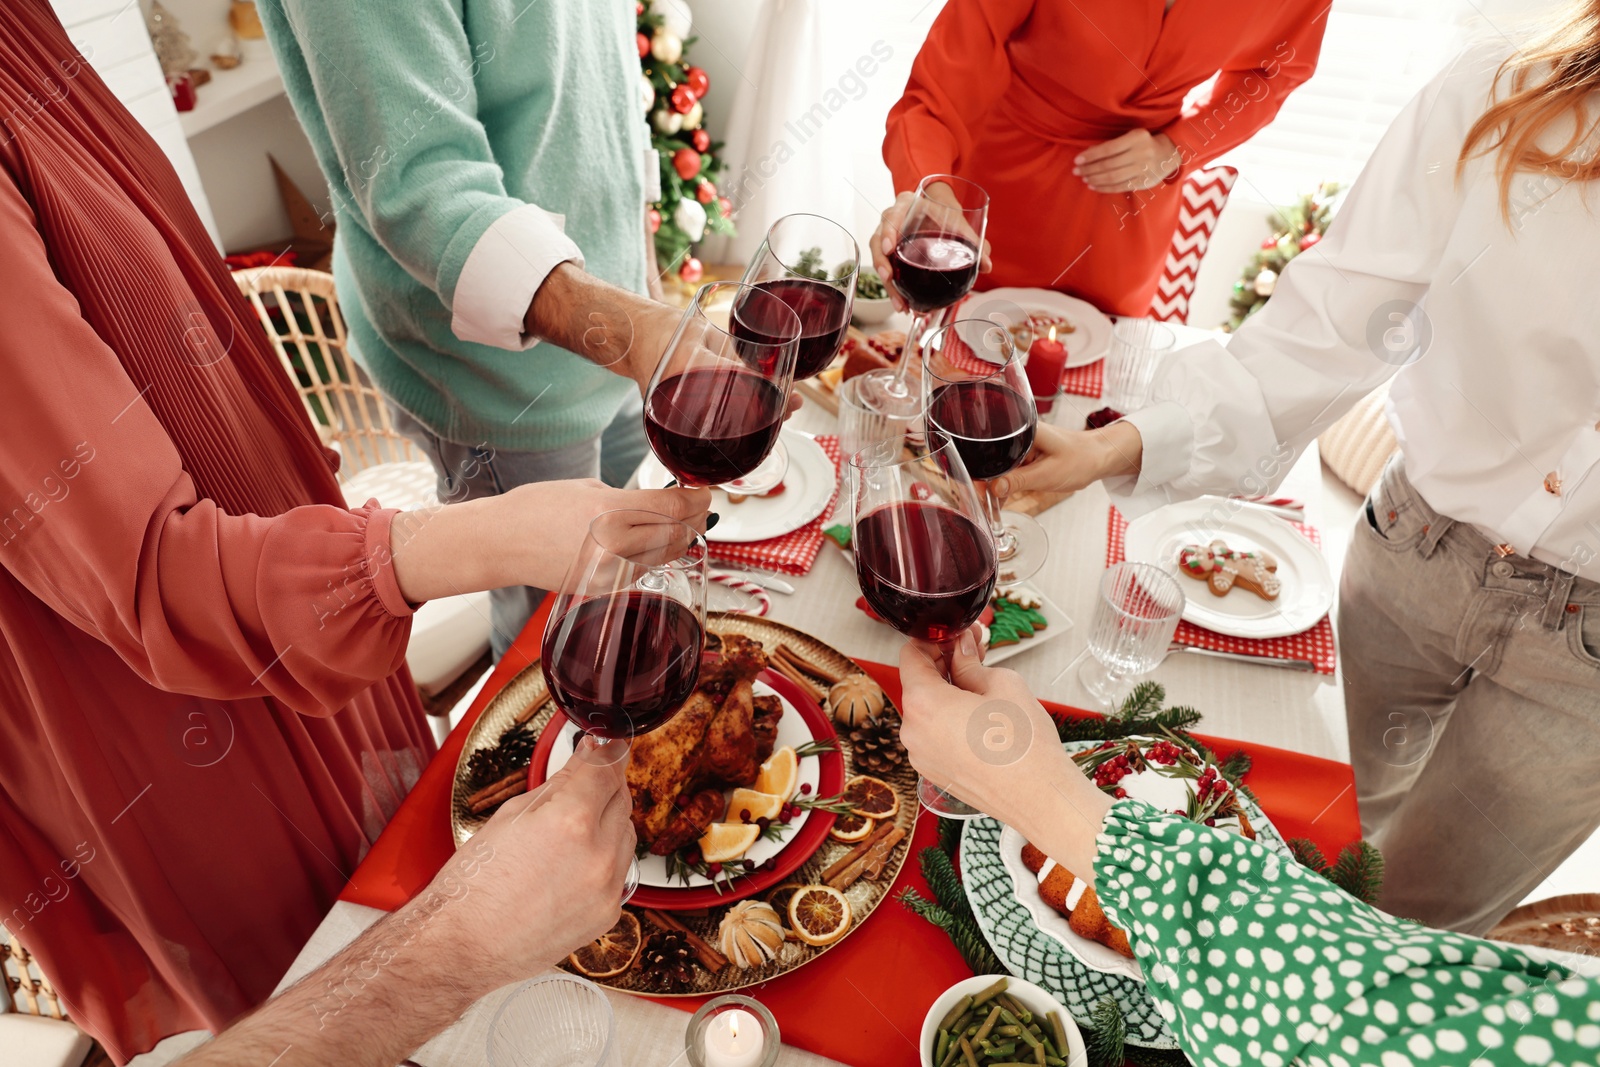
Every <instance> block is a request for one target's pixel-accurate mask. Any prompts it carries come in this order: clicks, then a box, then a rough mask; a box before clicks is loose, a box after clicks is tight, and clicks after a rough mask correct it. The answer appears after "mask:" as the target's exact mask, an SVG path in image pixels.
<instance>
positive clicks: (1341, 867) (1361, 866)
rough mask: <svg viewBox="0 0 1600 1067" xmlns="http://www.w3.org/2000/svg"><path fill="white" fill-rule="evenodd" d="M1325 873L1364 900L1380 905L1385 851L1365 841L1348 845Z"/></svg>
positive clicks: (1339, 885)
mask: <svg viewBox="0 0 1600 1067" xmlns="http://www.w3.org/2000/svg"><path fill="white" fill-rule="evenodd" d="M1323 873H1324V874H1326V875H1327V877H1328V881H1330V882H1332V883H1333V884H1334V885H1336V886H1338V887H1339V888H1340V889H1343V890H1344V891H1345V892H1346V893H1349V894H1350V895H1351V896H1353V897H1355V898H1356V899H1357V900H1359V901H1361V903H1363V904H1376V903H1377V901H1378V895H1379V893H1381V892H1382V891H1383V854H1382V853H1381V852H1379V851H1378V850H1377V849H1376V848H1374V847H1372V845H1370V844H1369V843H1367V842H1366V841H1365V840H1362V841H1356V842H1354V843H1352V844H1349V845H1346V846H1345V847H1344V851H1342V852H1340V853H1339V858H1338V859H1337V860H1335V861H1334V864H1333V866H1332V867H1330V868H1328V869H1327V870H1326V871H1324V872H1323Z"/></svg>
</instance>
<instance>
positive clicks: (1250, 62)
mask: <svg viewBox="0 0 1600 1067" xmlns="http://www.w3.org/2000/svg"><path fill="white" fill-rule="evenodd" d="M1319 10H1320V12H1321V13H1320V14H1319V13H1318V12H1319ZM1327 27H1328V9H1327V5H1326V4H1323V3H1319V4H1317V5H1308V4H1298V5H1285V6H1284V7H1283V14H1282V15H1280V16H1279V18H1278V20H1277V21H1276V22H1274V23H1271V24H1268V25H1267V26H1266V27H1265V32H1260V33H1255V34H1251V35H1249V36H1246V37H1243V38H1242V39H1241V47H1240V48H1239V49H1238V50H1237V51H1236V52H1235V53H1234V54H1233V57H1232V58H1231V59H1230V60H1229V61H1228V62H1227V63H1226V64H1224V65H1223V67H1222V69H1221V71H1219V72H1218V74H1217V80H1216V81H1215V82H1213V83H1212V85H1211V88H1210V90H1209V91H1207V92H1206V93H1204V94H1202V95H1201V96H1200V97H1197V98H1196V99H1195V100H1194V101H1193V102H1192V103H1191V104H1190V105H1189V106H1188V107H1186V108H1185V109H1184V111H1183V114H1182V115H1179V116H1178V117H1177V118H1176V119H1174V120H1173V121H1171V122H1169V123H1168V124H1167V125H1166V126H1164V127H1162V128H1161V129H1160V130H1157V131H1155V132H1157V133H1164V134H1166V135H1167V136H1168V137H1170V138H1171V139H1172V143H1173V144H1174V145H1175V146H1176V147H1177V149H1178V151H1179V152H1180V153H1181V157H1182V160H1183V163H1182V165H1181V166H1179V168H1178V171H1177V173H1176V174H1174V175H1173V176H1172V178H1171V179H1169V180H1171V181H1179V180H1182V178H1183V176H1184V175H1186V174H1188V173H1189V171H1191V170H1193V169H1195V168H1196V167H1203V166H1205V165H1206V164H1207V163H1209V162H1211V161H1212V160H1213V159H1216V158H1217V157H1218V156H1220V155H1222V154H1223V153H1224V152H1227V151H1229V150H1230V149H1234V148H1237V147H1239V146H1240V145H1242V144H1244V142H1246V141H1248V140H1249V139H1250V138H1251V137H1252V136H1254V135H1255V133H1256V131H1257V130H1259V129H1261V128H1262V127H1263V126H1265V125H1266V124H1267V123H1269V122H1271V121H1272V120H1273V118H1274V117H1276V115H1277V114H1278V109H1279V108H1281V107H1283V102H1284V101H1285V100H1286V99H1288V97H1289V94H1290V93H1292V92H1294V90H1295V89H1296V88H1297V87H1298V86H1299V85H1300V84H1301V83H1303V82H1304V81H1305V80H1306V79H1307V78H1309V77H1311V75H1312V74H1313V73H1315V72H1316V69H1317V57H1318V56H1319V55H1320V54H1321V52H1322V35H1323V32H1324V31H1325V30H1326V29H1327Z"/></svg>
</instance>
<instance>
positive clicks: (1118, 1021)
mask: <svg viewBox="0 0 1600 1067" xmlns="http://www.w3.org/2000/svg"><path fill="white" fill-rule="evenodd" d="M1089 1018H1090V1019H1092V1020H1093V1022H1094V1025H1093V1026H1092V1027H1091V1028H1090V1029H1088V1030H1086V1031H1085V1032H1084V1035H1083V1043H1084V1045H1085V1046H1086V1048H1087V1050H1088V1053H1089V1067H1122V1065H1123V1063H1124V1062H1125V1061H1126V1059H1127V1046H1126V1041H1127V1037H1128V1024H1127V1021H1126V1020H1125V1019H1123V1017H1122V1008H1121V1007H1119V1006H1118V1005H1117V1002H1116V1001H1115V1000H1113V999H1112V998H1111V997H1101V998H1100V1002H1099V1003H1097V1004H1096V1005H1095V1006H1094V1008H1093V1009H1092V1010H1091V1011H1090V1012H1089ZM1063 1055H1065V1053H1063Z"/></svg>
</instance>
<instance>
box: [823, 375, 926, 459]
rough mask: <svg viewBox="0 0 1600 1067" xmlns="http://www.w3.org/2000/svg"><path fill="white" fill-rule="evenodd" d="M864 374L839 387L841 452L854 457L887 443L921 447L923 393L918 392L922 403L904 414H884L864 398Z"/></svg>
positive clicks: (923, 439) (912, 406)
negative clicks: (862, 387)
mask: <svg viewBox="0 0 1600 1067" xmlns="http://www.w3.org/2000/svg"><path fill="white" fill-rule="evenodd" d="M864 377H865V376H864V375H859V374H858V375H857V376H856V377H854V378H846V379H845V380H844V381H843V382H841V383H840V384H839V391H838V394H837V395H838V397H839V449H840V451H841V452H842V453H843V454H844V455H846V456H853V455H855V454H856V453H857V452H860V451H861V450H862V449H865V448H871V447H873V446H874V445H879V444H882V443H883V442H886V441H893V442H898V443H901V444H904V445H906V446H909V447H911V448H920V447H921V446H922V445H923V443H924V442H925V440H926V438H925V437H924V436H923V431H924V425H923V408H922V404H921V403H920V399H921V397H922V392H921V390H920V389H919V390H918V391H917V397H918V401H919V402H918V403H915V404H912V405H911V406H909V407H907V408H905V409H904V410H901V411H881V410H879V409H878V408H877V407H875V406H873V405H871V404H868V403H867V401H866V399H865V398H863V397H862V395H861V386H862V379H863V378H864Z"/></svg>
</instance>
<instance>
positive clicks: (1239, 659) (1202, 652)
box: [1167, 641, 1317, 671]
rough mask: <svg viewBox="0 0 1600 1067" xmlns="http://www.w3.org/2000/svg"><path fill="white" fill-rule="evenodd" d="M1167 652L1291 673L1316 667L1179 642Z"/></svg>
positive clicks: (1309, 664)
mask: <svg viewBox="0 0 1600 1067" xmlns="http://www.w3.org/2000/svg"><path fill="white" fill-rule="evenodd" d="M1167 651H1168V652H1193V653H1194V654H1195V655H1197V656H1210V657H1212V658H1213V659H1226V660H1232V661H1234V662H1235V663H1257V664H1260V665H1261V666H1263V667H1284V668H1287V669H1288V670H1291V671H1314V670H1316V669H1317V665H1316V664H1315V663H1313V662H1312V661H1311V660H1308V659H1269V658H1267V657H1266V656H1247V655H1245V654H1243V653H1242V652H1218V651H1216V650H1215V649H1210V648H1199V647H1196V646H1195V645H1186V644H1184V643H1182V642H1181V641H1174V642H1173V643H1172V644H1170V645H1168V646H1167Z"/></svg>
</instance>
